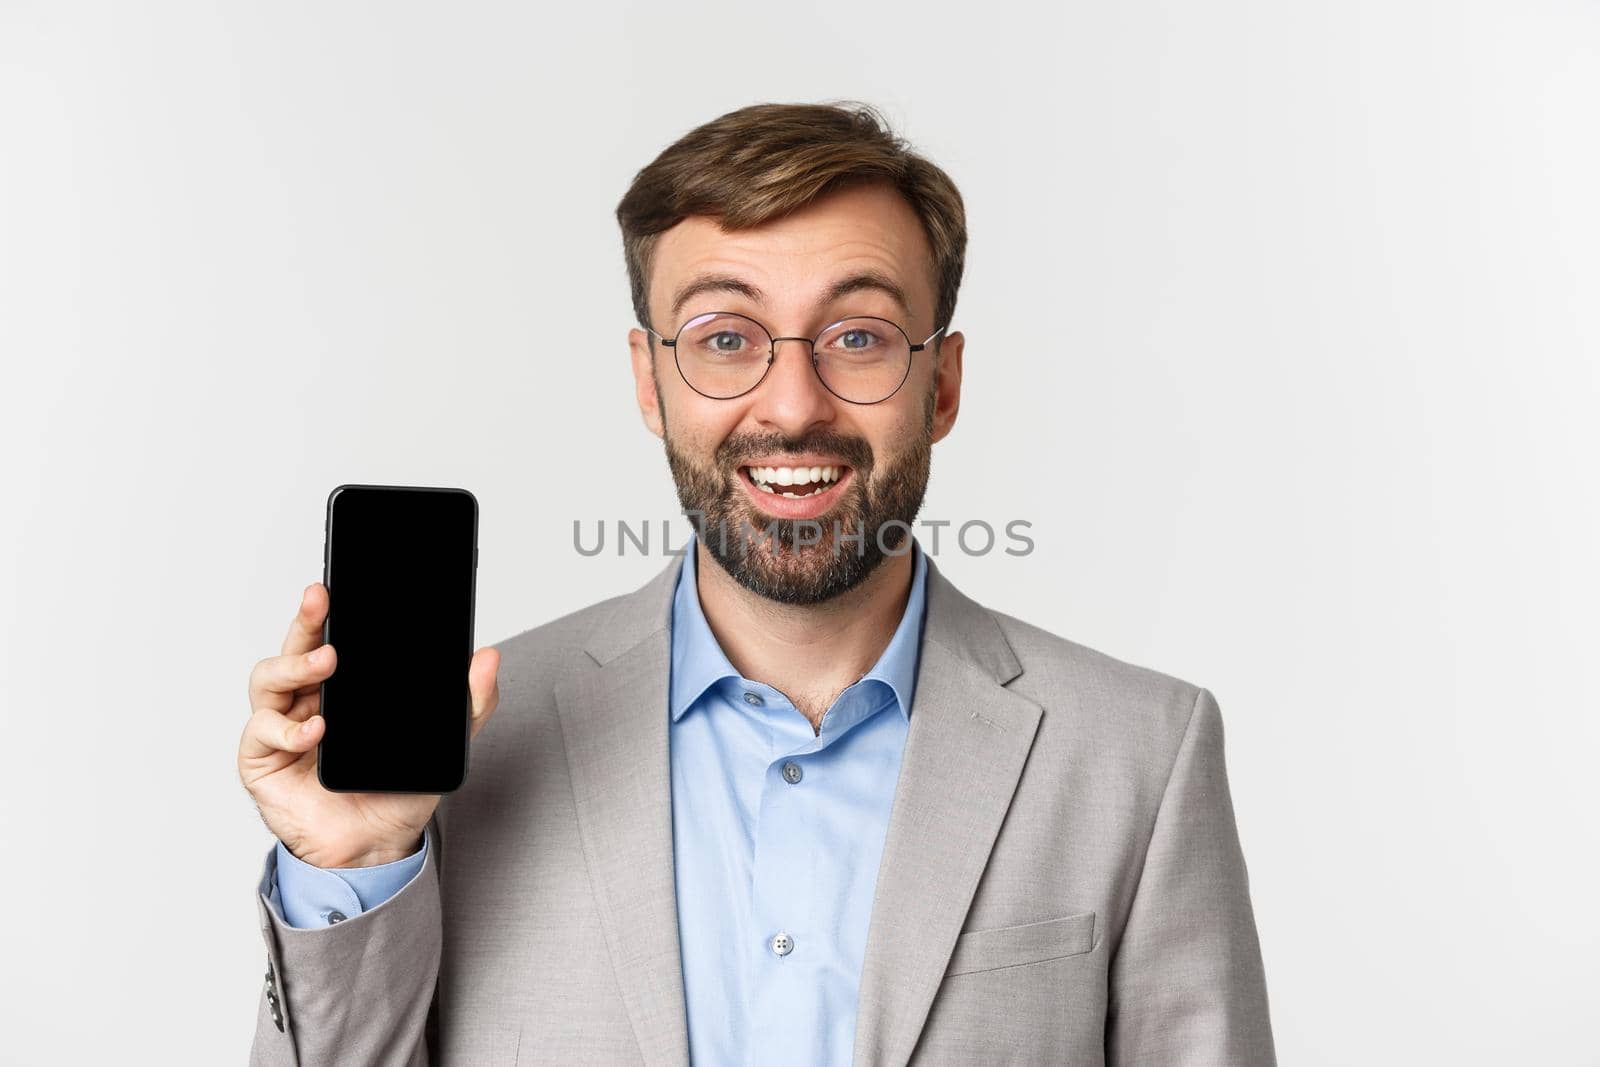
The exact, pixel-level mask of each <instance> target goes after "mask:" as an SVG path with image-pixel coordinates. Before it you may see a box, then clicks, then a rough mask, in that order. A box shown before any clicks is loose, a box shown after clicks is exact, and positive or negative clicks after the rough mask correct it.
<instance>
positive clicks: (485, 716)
mask: <svg viewBox="0 0 1600 1067" xmlns="http://www.w3.org/2000/svg"><path fill="white" fill-rule="evenodd" d="M499 675H500V650H499V649H497V648H480V649H478V651H477V652H476V653H474V654H473V657H472V663H471V665H470V666H469V667H468V668H467V686H468V688H470V689H471V690H472V734H471V736H477V733H478V731H479V730H481V729H483V724H484V723H486V722H488V721H489V717H490V716H491V715H493V714H494V710H495V708H497V707H499V706H500V677H499Z"/></svg>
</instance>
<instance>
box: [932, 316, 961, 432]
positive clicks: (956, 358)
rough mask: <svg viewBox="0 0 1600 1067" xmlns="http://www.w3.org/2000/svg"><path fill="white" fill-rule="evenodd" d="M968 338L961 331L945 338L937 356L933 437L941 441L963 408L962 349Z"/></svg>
mask: <svg viewBox="0 0 1600 1067" xmlns="http://www.w3.org/2000/svg"><path fill="white" fill-rule="evenodd" d="M966 343H967V339H966V337H964V336H962V334H961V333H960V332H956V333H953V334H950V335H949V336H948V337H946V338H945V339H944V346H943V347H942V348H941V349H940V350H939V353H938V355H937V357H936V359H937V362H936V363H935V366H936V367H937V368H938V370H937V371H936V372H935V374H936V378H935V381H934V391H935V392H934V399H933V439H934V440H935V441H940V440H943V439H944V436H945V435H946V434H948V433H949V432H950V430H951V428H952V427H954V426H955V424H956V412H957V411H959V410H960V409H961V350H962V348H964V347H965V346H966Z"/></svg>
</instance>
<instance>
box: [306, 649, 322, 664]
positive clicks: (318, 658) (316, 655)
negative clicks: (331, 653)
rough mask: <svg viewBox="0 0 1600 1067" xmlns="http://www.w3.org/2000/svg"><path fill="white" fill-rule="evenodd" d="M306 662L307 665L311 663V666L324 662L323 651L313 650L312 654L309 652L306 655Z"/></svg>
mask: <svg viewBox="0 0 1600 1067" xmlns="http://www.w3.org/2000/svg"><path fill="white" fill-rule="evenodd" d="M306 662H307V663H311V664H316V663H320V662H322V649H320V648H313V649H312V650H311V651H310V652H307V653H306Z"/></svg>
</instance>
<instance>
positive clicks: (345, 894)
mask: <svg viewBox="0 0 1600 1067" xmlns="http://www.w3.org/2000/svg"><path fill="white" fill-rule="evenodd" d="M273 851H274V858H275V860H276V863H275V864H274V866H275V867H276V871H275V877H274V878H273V880H272V890H271V893H270V895H269V898H268V899H269V900H270V901H271V903H272V904H273V905H275V906H276V907H277V910H278V913H279V914H280V915H282V916H283V921H284V922H286V923H288V924H289V925H290V926H295V927H300V928H302V929H307V928H313V927H319V926H331V925H332V924H334V923H336V922H342V921H344V920H345V919H353V918H355V917H356V916H357V915H360V914H361V913H362V912H364V911H368V910H370V909H372V908H375V907H377V906H378V905H379V904H382V903H383V902H384V901H385V900H388V899H389V898H390V897H392V896H394V895H395V894H396V893H398V892H400V890H402V889H404V888H405V887H406V886H407V885H408V884H410V882H411V880H412V879H413V878H415V877H416V876H417V872H419V871H420V870H422V863H423V860H424V859H425V858H426V857H427V854H428V837H427V835H426V834H424V835H423V836H422V847H421V848H419V849H417V851H415V852H413V853H412V854H411V855H409V856H407V857H405V858H404V859H398V860H395V861H394V862H392V863H381V864H379V865H377V866H376V867H314V866H312V865H311V864H309V863H307V862H306V861H305V860H302V859H300V858H299V857H297V856H296V855H295V854H294V853H292V852H290V851H289V849H288V848H287V847H286V846H285V845H284V843H283V842H282V841H279V842H278V843H277V845H275V846H274V850H273Z"/></svg>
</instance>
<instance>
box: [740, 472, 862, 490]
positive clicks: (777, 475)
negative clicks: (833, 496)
mask: <svg viewBox="0 0 1600 1067" xmlns="http://www.w3.org/2000/svg"><path fill="white" fill-rule="evenodd" d="M740 471H741V472H742V473H743V474H744V476H745V477H746V478H748V479H749V480H750V483H751V484H752V485H754V486H755V487H756V488H757V489H759V490H761V491H762V492H764V493H772V494H774V495H775V496H788V497H804V496H816V495H817V494H819V493H825V492H827V491H828V490H829V489H831V488H832V487H833V486H835V485H837V484H838V483H839V482H840V480H842V479H843V478H844V476H845V475H847V474H849V473H850V468H849V467H837V466H829V467H741V468H740Z"/></svg>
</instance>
